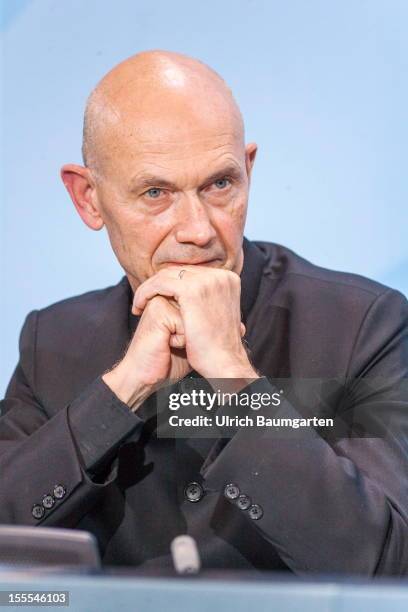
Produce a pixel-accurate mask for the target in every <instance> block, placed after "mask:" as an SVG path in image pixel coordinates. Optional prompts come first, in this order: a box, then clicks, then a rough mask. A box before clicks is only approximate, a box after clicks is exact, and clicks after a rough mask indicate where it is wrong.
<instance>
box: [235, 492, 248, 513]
mask: <svg viewBox="0 0 408 612" xmlns="http://www.w3.org/2000/svg"><path fill="white" fill-rule="evenodd" d="M236 504H237V506H238V508H239V509H240V510H248V508H249V506H250V505H251V498H250V497H249V496H248V495H240V496H239V497H238V498H237V501H236Z"/></svg>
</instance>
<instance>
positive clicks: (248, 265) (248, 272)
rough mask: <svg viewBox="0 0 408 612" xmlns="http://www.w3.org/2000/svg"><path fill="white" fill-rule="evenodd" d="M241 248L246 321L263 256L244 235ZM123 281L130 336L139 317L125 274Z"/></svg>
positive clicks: (243, 310) (263, 262) (257, 287)
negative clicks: (134, 310)
mask: <svg viewBox="0 0 408 612" xmlns="http://www.w3.org/2000/svg"><path fill="white" fill-rule="evenodd" d="M243 250H244V265H243V268H242V272H241V314H242V320H243V322H244V323H246V320H247V318H248V315H249V313H250V311H251V308H252V306H253V305H254V303H255V300H256V297H257V295H258V290H259V284H260V281H261V277H262V271H263V268H264V265H265V256H264V254H263V253H262V251H261V250H260V249H259V248H258V247H257V246H256V244H254V243H253V242H251V241H250V240H248V239H247V238H245V237H244V240H243ZM124 281H125V282H127V286H128V295H129V333H130V336H132V335H133V332H134V331H135V329H136V325H137V323H138V321H139V318H140V317H136V316H135V315H133V314H132V313H131V307H132V302H133V290H132V288H131V286H130V283H129V281H128V278H127V276H125V277H124Z"/></svg>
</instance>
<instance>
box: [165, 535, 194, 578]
mask: <svg viewBox="0 0 408 612" xmlns="http://www.w3.org/2000/svg"><path fill="white" fill-rule="evenodd" d="M170 550H171V556H172V559H173V565H174V568H175V570H176V572H177V573H178V574H197V573H198V572H199V571H200V568H201V560H200V555H199V552H198V548H197V544H196V541H195V540H194V538H192V537H191V536H189V535H180V536H177V537H176V538H174V540H173V541H172V543H171V544H170Z"/></svg>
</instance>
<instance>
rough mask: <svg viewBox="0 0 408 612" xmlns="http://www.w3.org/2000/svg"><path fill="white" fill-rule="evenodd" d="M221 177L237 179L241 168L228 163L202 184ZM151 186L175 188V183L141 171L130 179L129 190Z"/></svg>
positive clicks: (240, 174)
mask: <svg viewBox="0 0 408 612" xmlns="http://www.w3.org/2000/svg"><path fill="white" fill-rule="evenodd" d="M222 177H230V178H232V179H235V180H239V179H240V178H241V177H242V170H241V169H240V168H239V167H238V166H237V165H236V164H228V165H226V166H223V167H222V168H220V169H219V170H217V171H216V172H213V173H212V174H210V175H209V176H207V178H206V179H205V180H204V181H203V183H202V186H205V185H208V184H210V183H213V182H214V181H217V180H218V179H219V178H222ZM152 186H155V187H164V188H168V189H177V185H176V184H175V183H173V182H172V181H168V180H166V179H164V178H162V177H160V176H158V175H155V174H146V173H143V174H141V175H137V176H136V177H133V178H132V179H131V181H130V187H129V190H130V191H137V190H139V189H144V188H146V189H148V188H149V187H152Z"/></svg>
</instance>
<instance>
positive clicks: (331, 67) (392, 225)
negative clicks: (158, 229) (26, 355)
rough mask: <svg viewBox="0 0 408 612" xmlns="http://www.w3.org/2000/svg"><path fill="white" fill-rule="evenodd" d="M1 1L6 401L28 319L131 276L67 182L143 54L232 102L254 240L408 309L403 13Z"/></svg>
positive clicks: (210, 1) (289, 6) (300, 1)
mask: <svg viewBox="0 0 408 612" xmlns="http://www.w3.org/2000/svg"><path fill="white" fill-rule="evenodd" d="M0 1H1V7H2V16H1V34H2V43H1V46H2V66H1V70H2V91H1V117H2V136H1V142H2V151H1V154H2V160H0V161H1V163H2V167H3V177H2V194H1V227H0V239H1V269H0V271H1V353H0V355H1V364H0V391H1V392H3V390H4V389H5V387H6V385H7V382H8V380H9V378H10V376H11V374H12V371H13V369H14V366H15V364H16V362H17V358H18V344H17V343H18V335H19V332H20V329H21V325H22V323H23V320H24V318H25V316H26V314H27V313H28V312H29V311H30V310H32V309H34V308H42V307H44V306H46V305H48V304H50V303H53V302H55V301H58V300H61V299H63V298H65V297H69V296H72V295H76V294H79V293H82V292H85V291H89V290H91V289H95V288H101V287H106V286H107V285H111V284H115V283H116V282H118V281H119V279H120V278H121V276H122V275H123V271H122V270H121V268H120V267H119V265H118V264H117V262H116V260H115V257H114V255H113V252H112V251H111V248H110V245H109V242H108V238H107V234H106V232H105V230H103V231H102V232H92V231H91V230H89V229H88V228H87V227H86V226H85V225H83V224H82V222H81V220H80V218H79V216H78V215H77V213H76V212H75V209H74V207H73V205H72V204H71V201H70V199H69V197H68V194H67V193H66V192H65V188H64V187H63V185H62V183H61V181H60V178H59V169H60V167H61V165H62V164H63V163H65V162H76V163H81V156H80V147H81V131H82V114H83V110H84V104H85V100H86V97H87V95H88V93H89V92H90V90H91V89H92V88H93V86H94V85H95V84H96V83H97V81H98V80H99V79H100V78H101V77H102V76H103V75H104V74H105V73H106V72H107V71H108V70H109V69H110V68H112V67H113V66H114V65H115V64H117V63H118V62H119V61H121V60H123V59H124V58H126V57H128V56H130V55H132V54H134V53H136V52H138V51H141V50H143V49H154V48H162V49H170V50H174V51H180V52H183V53H186V54H189V55H192V56H194V57H197V58H199V59H201V60H203V61H205V62H206V63H208V64H209V65H210V66H212V67H213V68H215V69H216V70H217V71H218V72H219V73H220V74H221V75H222V76H223V77H224V78H225V79H226V80H227V82H228V83H229V84H230V86H231V88H232V90H233V92H234V93H235V96H236V98H237V101H238V103H239V104H240V106H241V109H242V111H243V114H244V118H245V121H246V130H247V140H248V141H250V140H255V141H256V142H258V144H259V155H258V158H257V162H256V167H255V171H254V177H253V185H252V192H251V198H250V208H249V214H248V221H247V229H246V235H247V237H249V238H252V239H260V240H270V241H273V242H278V243H281V244H284V245H286V246H288V247H290V248H291V249H293V250H294V251H296V252H298V253H299V254H300V255H302V256H303V257H306V258H307V259H310V260H311V261H313V262H314V263H317V264H319V265H321V266H325V267H329V268H334V269H337V270H345V271H351V272H355V273H358V274H362V275H365V276H369V277H371V278H374V279H376V280H379V281H381V282H383V283H385V284H388V285H390V286H392V287H395V288H397V289H399V290H400V291H402V292H404V293H405V294H406V295H408V239H407V229H408V213H407V195H408V188H407V181H406V165H407V157H408V156H407V146H408V144H407V143H408V123H407V103H408V99H407V98H408V96H407V94H408V59H407V58H408V37H407V25H408V2H407V1H406V0H401V1H398V0H381V1H380V0H333V1H332V2H327V0H286V1H285V2H282V0H223V1H221V2H220V1H216V0H206V2H194V1H192V0H189V1H184V0H173V1H169V0H154V1H152V0H139V1H138V0H115V1H113V0H68V1H61V0H0Z"/></svg>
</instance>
